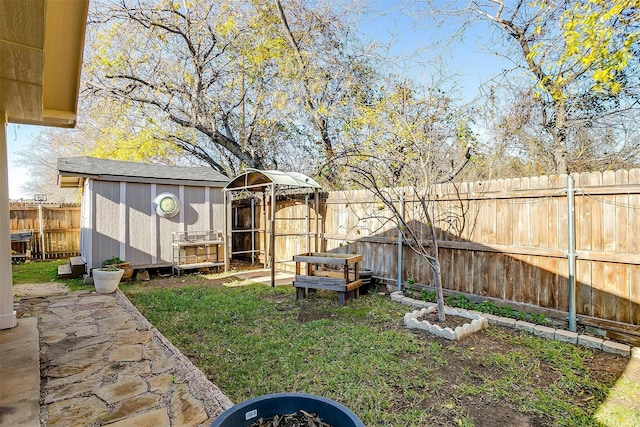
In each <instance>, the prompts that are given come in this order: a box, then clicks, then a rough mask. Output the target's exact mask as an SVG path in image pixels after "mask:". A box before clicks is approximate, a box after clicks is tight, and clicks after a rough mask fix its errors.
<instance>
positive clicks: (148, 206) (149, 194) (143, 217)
mask: <svg viewBox="0 0 640 427" xmlns="http://www.w3.org/2000/svg"><path fill="white" fill-rule="evenodd" d="M91 184H92V185H88V186H87V187H85V190H87V191H88V194H86V195H85V196H86V197H85V200H86V201H89V203H91V206H92V209H85V210H84V211H83V212H85V213H86V214H87V215H89V216H90V221H86V224H87V226H86V228H87V229H90V230H89V232H90V234H91V238H90V239H83V242H86V243H87V244H86V245H85V247H86V248H87V249H89V248H90V249H89V250H90V251H91V254H90V255H88V254H86V253H83V256H84V257H85V259H86V260H87V263H88V265H89V267H90V268H96V267H99V266H100V265H101V263H102V261H104V260H105V259H108V258H112V257H115V256H118V257H120V258H122V259H125V260H127V261H130V262H131V264H132V265H133V266H139V265H156V264H165V265H166V264H171V263H172V261H173V250H172V245H171V243H172V233H173V232H178V231H205V230H216V229H220V230H222V229H224V206H223V196H222V189H221V188H213V187H196V186H182V185H168V184H148V183H126V182H113V181H98V180H94V181H93V182H92V183H91ZM163 192H168V193H173V194H175V195H176V196H178V198H179V200H180V213H179V214H178V215H176V216H175V217H173V218H164V217H160V216H159V215H157V214H156V212H155V209H154V205H153V200H154V199H155V197H156V196H157V195H158V194H160V193H163ZM89 224H91V225H92V226H90V225H89ZM83 228H85V227H84V226H83ZM85 233H86V231H85ZM89 242H90V244H89Z"/></svg>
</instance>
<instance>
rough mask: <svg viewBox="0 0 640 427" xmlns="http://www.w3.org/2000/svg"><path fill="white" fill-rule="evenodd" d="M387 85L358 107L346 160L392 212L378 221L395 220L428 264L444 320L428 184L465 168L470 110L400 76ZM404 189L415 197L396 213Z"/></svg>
mask: <svg viewBox="0 0 640 427" xmlns="http://www.w3.org/2000/svg"><path fill="white" fill-rule="evenodd" d="M387 87H391V88H392V89H390V90H389V92H387V93H379V94H378V96H377V101H376V102H375V103H371V102H369V103H367V104H366V105H362V106H361V108H360V110H359V116H358V117H357V118H356V120H354V127H353V128H352V134H351V135H352V137H353V140H354V143H353V145H352V146H351V147H350V150H348V151H347V154H346V158H345V160H344V164H345V166H346V168H347V171H348V172H347V173H348V176H349V178H350V180H351V181H352V182H353V184H354V185H355V186H357V187H363V188H366V189H368V190H370V191H371V192H372V193H373V194H374V195H375V196H376V198H377V199H378V200H379V201H380V202H381V203H383V204H384V205H385V206H386V207H387V209H388V210H389V211H390V212H391V215H390V216H387V215H386V214H383V215H382V217H381V218H382V220H383V221H382V223H383V224H384V223H385V221H392V222H394V223H395V225H396V227H397V228H398V230H400V231H401V232H402V235H403V242H404V244H405V245H407V246H408V247H409V248H410V249H411V250H412V251H414V252H415V253H416V254H417V255H419V256H420V257H421V258H422V259H423V260H424V261H425V262H427V263H428V265H429V266H430V268H431V271H432V272H433V284H434V286H435V288H436V294H437V298H438V315H439V319H440V321H444V318H445V314H444V298H443V293H442V283H441V280H440V261H439V257H438V239H437V235H438V230H436V228H435V225H434V223H435V218H434V213H433V188H434V186H435V185H436V184H440V183H444V182H449V181H451V180H453V179H454V178H455V177H456V176H458V175H459V174H460V172H461V171H462V170H463V169H464V168H465V166H466V165H467V164H468V163H469V161H470V159H471V154H472V150H473V147H474V144H475V136H474V134H473V133H472V132H471V130H470V121H469V119H468V118H467V117H468V116H467V114H466V113H465V112H464V111H463V110H461V109H459V108H457V107H456V106H455V105H454V102H453V100H452V99H450V98H449V97H448V96H446V94H444V93H443V92H441V91H438V90H437V89H431V90H426V91H422V92H420V91H417V90H416V89H414V88H413V87H412V86H411V85H409V84H407V83H398V82H396V83H391V84H389V85H387ZM403 194H406V197H407V200H409V201H411V202H412V203H414V206H415V209H414V210H413V211H412V212H410V213H406V212H405V213H403V212H401V209H402V208H401V207H400V204H399V201H400V200H401V198H402V197H404V196H402V195H403Z"/></svg>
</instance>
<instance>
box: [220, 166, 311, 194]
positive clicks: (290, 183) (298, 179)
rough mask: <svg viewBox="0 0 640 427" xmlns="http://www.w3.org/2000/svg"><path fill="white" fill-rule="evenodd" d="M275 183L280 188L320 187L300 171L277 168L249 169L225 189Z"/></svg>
mask: <svg viewBox="0 0 640 427" xmlns="http://www.w3.org/2000/svg"><path fill="white" fill-rule="evenodd" d="M270 185H274V186H275V187H277V188H278V189H280V188H283V189H291V188H311V189H320V188H322V187H321V186H320V184H318V183H317V182H316V181H314V180H313V179H312V178H310V177H308V176H306V175H304V174H301V173H298V172H281V171H276V170H266V171H263V170H258V169H247V171H246V172H245V173H243V174H241V175H238V176H236V177H235V178H233V179H232V180H231V182H229V183H228V184H227V185H226V186H225V187H224V188H223V191H230V190H254V191H258V190H260V189H261V188H264V187H266V186H270Z"/></svg>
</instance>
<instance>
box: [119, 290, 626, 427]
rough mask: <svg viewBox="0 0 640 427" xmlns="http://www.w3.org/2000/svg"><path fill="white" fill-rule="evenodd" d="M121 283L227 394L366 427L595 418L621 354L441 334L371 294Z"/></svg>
mask: <svg viewBox="0 0 640 427" xmlns="http://www.w3.org/2000/svg"><path fill="white" fill-rule="evenodd" d="M121 289H122V290H123V291H124V292H125V293H126V294H127V296H128V297H129V298H130V300H131V301H132V302H133V303H134V304H135V305H136V306H137V307H138V309H139V310H140V311H141V312H142V313H143V314H144V315H145V316H146V317H147V319H149V321H150V322H151V323H152V324H153V325H154V326H156V327H157V328H158V329H159V330H160V331H161V332H162V333H163V334H164V335H165V336H166V337H167V338H168V339H169V340H170V341H171V342H172V343H173V344H174V345H176V346H177V347H178V348H179V349H180V350H181V351H182V352H183V353H184V354H185V355H186V356H187V357H189V358H190V359H191V360H192V361H193V362H194V364H196V365H197V366H198V367H199V368H200V369H202V371H203V372H204V373H205V374H206V375H207V377H208V378H209V379H210V380H211V381H212V382H213V383H214V384H216V385H218V386H219V387H220V388H221V389H222V390H223V392H224V393H225V394H227V395H228V396H229V397H230V398H231V399H232V400H233V401H235V402H240V401H243V400H246V399H248V398H251V397H255V396H259V395H262V394H266V393H274V392H285V391H298V392H306V393H312V394H317V395H322V396H325V397H328V398H331V399H334V400H336V401H338V402H341V403H343V404H345V405H346V406H348V407H349V408H350V409H352V410H353V411H354V412H355V413H356V414H358V416H359V417H360V418H361V419H362V420H363V422H364V423H365V424H366V425H368V426H373V425H384V426H426V425H442V426H449V425H453V426H472V425H473V426H491V427H498V426H502V425H542V426H546V425H553V426H596V425H601V424H599V423H598V422H597V421H596V420H595V418H594V414H595V413H596V411H597V409H598V407H599V405H600V404H601V403H602V402H603V401H604V400H605V398H606V396H607V393H608V390H609V387H611V386H612V385H613V384H614V383H615V381H616V380H617V378H618V377H619V376H620V374H621V372H622V370H623V369H624V367H625V366H626V363H627V359H625V358H621V357H616V356H612V355H608V354H604V353H601V352H592V351H590V350H587V349H585V348H582V347H579V346H574V345H568V344H563V343H559V342H556V341H548V340H543V339H540V338H537V337H534V336H531V335H527V334H524V333H522V334H521V333H519V332H516V331H513V330H509V329H502V328H497V327H490V328H489V329H487V330H486V331H484V332H482V333H479V334H475V335H473V336H471V337H468V338H465V339H464V340H462V341H460V342H448V341H445V340H443V339H440V338H435V337H433V336H430V335H427V334H425V333H423V332H420V333H416V332H412V331H409V330H407V329H405V328H404V326H403V325H402V316H403V314H404V313H405V311H406V308H405V307H404V306H401V305H399V304H397V303H394V302H391V301H390V300H389V298H388V297H383V296H378V295H367V296H364V297H361V298H358V299H356V300H355V301H353V302H352V304H350V305H349V306H347V307H339V306H338V305H337V303H336V299H337V298H336V295H335V294H331V293H322V292H318V293H317V294H314V295H311V296H310V297H309V298H307V299H306V300H304V301H296V300H295V294H294V291H293V288H292V287H290V286H286V287H279V288H275V289H272V288H269V287H266V286H259V285H256V286H243V287H236V288H227V287H198V286H191V287H186V288H173V289H172V288H154V287H153V286H152V285H150V284H149V283H145V284H125V285H121Z"/></svg>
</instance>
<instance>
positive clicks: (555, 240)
mask: <svg viewBox="0 0 640 427" xmlns="http://www.w3.org/2000/svg"><path fill="white" fill-rule="evenodd" d="M572 177H573V179H574V181H575V199H574V200H575V201H574V203H575V238H576V252H577V258H576V271H575V278H576V312H577V315H578V322H579V323H583V324H593V325H597V326H604V327H607V328H609V329H614V330H617V331H619V332H621V333H628V334H634V335H640V326H639V325H640V215H639V214H640V170H639V169H633V170H629V171H616V172H613V171H608V172H603V173H601V172H594V173H582V174H574V175H572ZM431 194H432V195H433V197H432V198H433V204H432V206H433V220H434V225H435V226H436V230H437V240H438V243H439V247H440V260H441V264H442V265H441V268H442V280H443V286H444V287H445V288H446V289H449V290H451V291H457V292H464V293H469V294H474V295H478V296H482V297H490V298H497V299H501V300H504V301H508V302H510V303H520V304H530V305H535V306H539V307H544V308H547V309H551V310H558V311H559V312H567V311H568V304H569V286H568V268H569V263H568V258H567V250H568V235H569V232H568V224H569V221H568V218H569V212H568V205H567V176H566V175H561V176H541V177H534V178H516V179H504V180H495V181H485V182H471V183H456V184H446V185H438V186H435V187H434V189H433V191H432V192H431ZM324 197H325V198H324V199H323V200H321V203H320V206H319V209H318V212H311V213H308V211H309V209H310V208H309V206H310V204H308V203H304V202H300V201H295V200H292V198H288V199H287V200H280V201H279V202H278V208H277V211H276V220H277V224H282V227H283V230H288V233H284V232H283V233H282V234H292V235H293V234H295V233H296V232H297V233H300V232H303V231H308V232H314V231H315V230H314V229H313V224H314V222H313V221H307V220H306V218H310V217H311V218H314V217H315V216H316V215H318V216H319V217H320V218H321V221H320V224H321V225H320V228H321V229H320V230H319V232H320V237H321V239H320V246H321V247H320V248H319V249H320V250H322V251H333V252H342V253H346V252H349V253H359V254H362V255H363V265H364V266H365V267H367V268H370V269H372V270H374V275H375V276H377V277H380V278H383V279H388V280H391V281H395V280H396V279H397V278H398V277H400V278H401V280H402V281H406V279H408V278H413V279H415V280H416V281H417V282H418V283H425V284H426V283H429V282H430V278H431V271H430V268H429V266H428V265H427V263H426V262H424V261H423V260H421V259H420V258H419V257H418V256H416V255H415V254H414V253H413V252H412V251H410V249H409V248H407V247H406V246H404V247H403V248H402V250H401V253H402V258H401V263H399V262H398V259H399V258H398V253H399V251H398V240H399V239H398V234H399V233H398V229H397V227H396V225H395V223H394V222H392V221H388V220H387V219H388V218H390V216H391V212H390V210H389V209H388V208H387V207H385V206H384V205H383V204H382V203H381V202H380V201H377V200H375V198H374V197H372V195H371V194H370V193H368V192H367V191H365V190H358V191H337V192H331V193H329V194H328V195H325V196H324ZM396 202H397V203H398V204H399V203H400V200H397V201H396ZM398 206H399V205H398ZM402 207H403V211H404V215H405V221H407V222H409V223H411V224H413V225H416V226H417V228H418V229H421V235H422V237H423V238H424V240H425V241H426V239H427V237H428V233H427V227H426V225H425V223H426V221H425V219H424V218H423V217H422V216H421V213H420V210H419V209H418V205H417V202H416V200H415V197H413V196H412V194H411V192H410V191H408V190H407V191H406V194H405V196H404V198H403V201H402ZM257 217H258V218H261V217H262V214H258V215H257ZM301 218H304V219H305V220H303V221H300V219H301ZM307 224H310V225H307ZM291 227H295V228H296V230H291ZM302 227H309V228H307V229H306V230H304V229H302ZM276 232H278V230H276ZM303 234H304V233H303ZM258 244H259V245H264V241H263V240H262V239H259V242H258ZM262 247H264V246H262ZM307 250H315V248H314V244H313V242H309V239H308V238H306V236H292V237H290V238H282V239H278V240H276V253H278V254H279V255H278V257H279V260H291V259H292V257H293V255H295V254H297V253H301V252H304V251H307ZM398 265H401V271H400V272H398Z"/></svg>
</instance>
